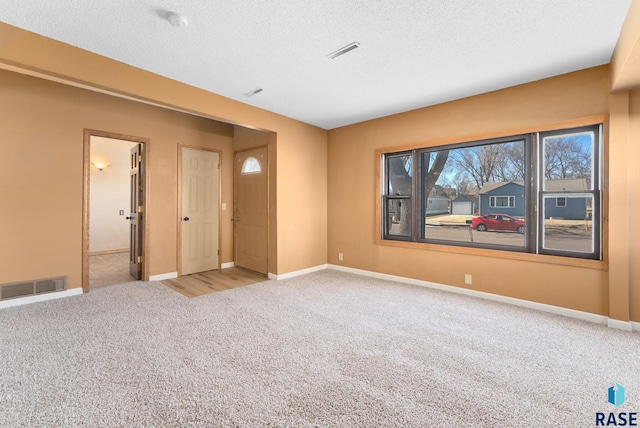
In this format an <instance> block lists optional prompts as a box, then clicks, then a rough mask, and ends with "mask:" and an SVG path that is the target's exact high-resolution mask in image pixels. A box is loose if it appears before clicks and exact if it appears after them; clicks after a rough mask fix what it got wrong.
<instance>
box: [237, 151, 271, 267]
mask: <svg viewBox="0 0 640 428" xmlns="http://www.w3.org/2000/svg"><path fill="white" fill-rule="evenodd" d="M234 178H235V186H234V190H235V192H234V220H235V225H236V245H235V249H236V255H235V256H236V257H235V265H236V266H239V267H243V268H247V269H251V270H253V271H255V272H259V273H262V274H265V275H266V274H267V269H268V267H267V266H268V265H267V251H268V242H267V240H268V210H269V204H268V201H269V194H268V193H269V192H268V190H269V185H268V173H267V148H266V147H263V148H259V149H253V150H249V151H244V152H239V153H236V160H235V168H234Z"/></svg>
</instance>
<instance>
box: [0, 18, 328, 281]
mask: <svg viewBox="0 0 640 428" xmlns="http://www.w3.org/2000/svg"><path fill="white" fill-rule="evenodd" d="M43 52H46V53H47V54H46V55H43V54H42V53H43ZM0 66H2V67H5V68H16V69H19V70H23V71H26V72H30V73H34V74H36V75H39V76H43V77H45V78H47V79H61V80H62V81H64V82H66V83H68V84H73V85H87V86H89V87H92V88H97V89H104V90H107V91H108V92H109V93H114V94H119V95H122V96H128V97H134V98H136V99H139V100H145V101H149V102H153V103H155V104H158V105H163V106H167V107H170V108H176V109H180V110H183V111H188V112H194V113H196V114H198V115H200V116H204V117H207V118H211V119H220V120H222V121H224V122H227V123H232V124H237V125H243V126H248V127H252V128H256V129H264V130H269V131H273V132H274V133H276V134H277V142H274V144H276V145H277V150H276V160H275V161H276V163H275V164H274V165H277V177H276V180H277V182H276V187H277V192H275V196H276V197H277V203H276V204H272V207H271V209H272V210H274V211H275V210H277V214H278V215H276V212H274V213H273V215H272V218H276V221H277V231H275V232H276V233H277V236H276V238H275V241H274V242H276V243H277V255H276V256H275V257H271V256H270V257H271V258H272V259H276V260H277V268H276V272H275V273H277V274H283V273H287V272H291V271H295V270H300V269H305V268H309V267H314V266H317V265H322V264H324V263H326V254H327V250H326V245H327V234H326V224H327V221H326V219H327V181H326V173H327V172H326V144H327V132H326V131H325V130H322V129H320V128H317V127H314V126H311V125H307V124H304V123H301V122H298V121H296V120H293V119H290V118H287V117H284V116H281V115H278V114H275V113H271V112H268V111H265V110H261V109H259V108H256V107H252V106H250V105H247V104H243V103H239V102H237V101H233V100H230V99H228V98H224V97H222V96H220V95H217V94H213V93H210V92H206V91H203V90H200V89H197V88H194V87H191V86H188V85H185V84H182V83H180V82H176V81H172V80H169V79H166V78H163V77H161V76H158V75H155V74H152V73H149V72H145V71H143V70H139V69H136V68H133V67H130V66H127V65H125V64H122V63H118V62H116V61H112V60H109V59H107V58H104V57H101V56H99V55H95V54H92V53H89V52H87V51H83V50H80V49H77V48H74V47H72V46H69V45H65V44H64V43H60V42H56V41H54V40H51V39H47V38H44V37H41V36H38V35H36V34H33V33H30V32H27V31H23V30H20V29H17V28H15V27H12V26H10V25H7V24H4V23H0ZM17 96H18V97H20V95H19V94H18V95H17ZM28 97H29V96H25V98H28ZM61 103H63V104H64V105H65V107H67V106H68V107H69V108H71V109H73V105H74V102H73V101H70V100H68V99H67V100H62V101H61ZM58 107H60V106H58ZM89 112H93V113H94V114H99V109H98V111H96V109H94V108H93V107H90V108H88V109H87V111H86V113H85V114H89ZM16 114H17V112H16ZM125 115H126V114H125ZM88 117H91V116H88ZM91 118H92V120H87V121H88V122H97V119H95V118H93V117H91ZM36 126H38V125H36ZM83 126H87V127H95V126H92V125H83ZM38 129H39V127H38ZM174 152H175V150H174ZM61 156H67V157H70V158H73V159H74V160H75V161H76V162H81V156H82V154H81V151H80V152H76V151H75V148H67V150H66V151H65V152H64V153H56V154H55V155H54V156H53V158H54V159H57V158H59V157H61ZM152 156H158V158H157V159H156V160H155V162H156V166H155V167H156V168H158V171H156V172H155V174H156V177H155V178H154V181H153V182H152V186H154V188H156V187H157V186H160V187H162V188H164V186H173V187H175V184H174V183H173V181H175V180H176V177H175V175H173V174H172V170H171V167H170V165H171V162H169V161H170V160H171V159H170V157H169V154H166V153H163V152H160V153H157V154H155V153H153V152H152ZM171 156H175V154H174V155H171ZM69 179H70V180H75V179H76V177H75V176H74V177H71V178H69ZM301 195H302V196H301ZM63 197H65V198H66V201H65V202H66V203H69V204H74V203H75V204H78V203H80V202H79V199H78V198H80V195H79V194H78V195H76V196H71V195H65V196H63ZM152 197H153V198H154V199H153V203H154V204H159V205H160V206H166V204H174V203H175V200H174V199H175V198H173V196H172V195H171V194H169V193H166V194H164V193H163V194H162V195H157V196H152ZM172 199H173V200H172ZM301 201H302V202H304V203H300V202H301ZM281 212H284V213H285V214H286V215H285V216H282V215H280V213H281ZM65 214H66V211H65ZM63 215H64V214H63ZM161 215H163V216H165V214H161ZM171 215H175V214H171ZM66 220H67V221H68V222H70V224H71V223H73V224H75V222H77V221H79V219H76V218H73V219H66ZM159 221H161V222H163V223H162V224H165V222H166V218H161V219H159ZM223 221H224V219H223ZM229 222H230V220H229ZM173 228H174V229H175V226H174V227H173ZM270 230H271V228H270ZM78 233H79V232H78ZM151 233H153V230H152V231H151ZM166 233H170V231H168V230H162V229H156V234H158V235H160V234H166ZM152 236H157V235H152ZM154 239H156V240H158V239H159V238H152V246H153V245H154V244H157V243H158V242H156V241H154ZM68 247H69V248H68V249H69V250H70V251H72V252H75V253H78V252H79V251H80V246H79V244H78V246H77V247H76V246H75V244H68ZM18 251H22V252H23V253H24V254H25V255H27V254H29V255H30V254H32V251H33V246H30V247H28V248H27V247H25V249H24V250H18ZM225 251H227V249H225ZM160 252H162V253H163V254H161V255H157V256H156V257H158V258H159V259H160V260H158V261H157V263H158V264H155V263H154V265H153V266H152V273H154V272H158V273H163V272H162V271H163V270H164V269H165V266H167V265H168V259H171V258H173V255H172V253H173V252H175V249H174V248H167V249H166V252H167V253H169V254H168V255H167V254H164V251H160ZM74 256H75V255H74ZM47 264H48V265H50V266H54V265H55V263H53V262H52V263H48V262H47ZM45 270H47V271H48V269H45ZM27 275H28V276H29V277H31V276H32V272H31V271H30V270H28V269H26V268H25V270H24V271H23V272H22V273H21V274H20V275H19V276H21V277H22V276H27Z"/></svg>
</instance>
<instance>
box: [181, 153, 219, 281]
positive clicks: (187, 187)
mask: <svg viewBox="0 0 640 428" xmlns="http://www.w3.org/2000/svg"><path fill="white" fill-rule="evenodd" d="M181 154H182V156H181V157H182V162H181V166H182V174H181V179H182V184H181V195H182V202H181V207H182V210H181V219H180V220H181V233H180V234H181V244H182V245H181V269H180V273H181V274H182V275H188V274H190V273H195V272H204V271H208V270H214V269H218V266H219V264H218V258H219V252H218V229H219V227H218V217H219V213H218V200H219V179H220V178H219V177H220V169H219V168H220V166H219V165H220V155H219V154H218V153H216V152H210V151H206V150H197V149H189V148H186V147H182V149H181Z"/></svg>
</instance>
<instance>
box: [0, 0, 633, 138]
mask: <svg viewBox="0 0 640 428" xmlns="http://www.w3.org/2000/svg"><path fill="white" fill-rule="evenodd" d="M630 4H631V0H562V1H558V0H519V1H514V0H375V1H374V0H320V1H318V0H297V1H296V0H254V1H247V0H237V1H228V0H227V1H221V0H191V1H188V0H109V1H102V2H97V1H86V0H57V1H42V0H1V1H0V5H1V7H0V21H3V22H5V23H7V24H10V25H14V26H16V27H20V28H23V29H26V30H29V31H32V32H35V33H38V34H42V35H44V36H47V37H50V38H52V39H56V40H59V41H62V42H65V43H68V44H70V45H74V46H77V47H80V48H83V49H85V50H88V51H91V52H95V53H98V54H100V55H103V56H106V57H109V58H112V59H115V60H118V61H121V62H124V63H126V64H130V65H132V66H135V67H139V68H142V69H145V70H149V71H151V72H154V73H157V74H160V75H162V76H166V77H169V78H171V79H174V80H178V81H181V82H184V83H188V84H190V85H193V86H196V87H199V88H202V89H206V90H208V91H211V92H215V93H217V94H220V95H223V96H226V97H228V98H232V99H235V100H238V101H241V102H243V103H247V104H251V105H255V106H257V107H260V108H263V109H266V110H270V111H273V112H276V113H280V114H282V115H285V116H289V117H292V118H295V119H298V120H300V121H303V122H307V123H310V124H313V125H317V126H319V127H321V128H324V129H331V128H335V127H339V126H343V125H347V124H351V123H355V122H361V121H364V120H368V119H373V118H376V117H381V116H386V115H389V114H393V113H398V112H402V111H407V110H411V109H415V108H419V107H424V106H428V105H433V104H438V103H442V102H445V101H450V100H453V99H457V98H462V97H466V96H470V95H475V94H479V93H483V92H488V91H492V90H496V89H500V88H505V87H509V86H513V85H517V84H521V83H526V82H530V81H534V80H539V79H542V78H545V77H549V76H553V75H557V74H562V73H567V72H571V71H575V70H580V69H584V68H588V67H592V66H597V65H601V64H606V63H608V62H609V60H610V59H611V54H612V53H613V48H614V47H615V44H616V41H617V39H618V35H619V33H620V29H621V28H622V24H623V22H624V18H625V16H626V13H627V10H628V9H629V6H630ZM170 11H175V12H179V13H180V14H182V15H184V16H185V17H186V19H187V22H188V25H187V26H186V27H183V28H178V27H174V26H172V25H171V24H170V23H169V21H168V20H167V14H168V12H170ZM351 42H359V43H360V47H359V48H357V49H355V50H354V51H352V52H350V53H348V54H346V55H344V56H341V57H338V58H336V59H333V60H332V59H328V58H327V55H328V54H329V53H331V52H333V51H335V50H337V49H339V48H341V47H343V46H345V45H347V44H349V43H351ZM256 88H263V89H264V90H263V91H262V92H260V93H259V94H257V95H255V96H253V97H251V98H249V97H246V96H245V95H244V93H246V92H249V91H251V90H253V89H256Z"/></svg>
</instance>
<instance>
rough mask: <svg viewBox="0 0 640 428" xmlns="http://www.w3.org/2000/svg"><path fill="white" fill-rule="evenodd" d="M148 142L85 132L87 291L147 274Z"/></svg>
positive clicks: (133, 138) (84, 279) (84, 274)
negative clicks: (146, 157)
mask: <svg viewBox="0 0 640 428" xmlns="http://www.w3.org/2000/svg"><path fill="white" fill-rule="evenodd" d="M145 143H146V141H144V140H143V139H140V138H135V137H128V136H122V135H118V134H110V133H105V132H100V131H86V132H85V192H84V204H83V208H84V209H83V211H84V222H83V229H84V233H83V290H84V291H85V292H87V291H89V290H90V289H94V288H98V287H104V286H108V285H115V284H122V283H126V282H131V281H136V280H140V279H144V278H146V276H145V275H144V265H145V263H144V258H143V256H144V251H143V250H144V229H145V228H144V223H145V221H144V220H146V219H144V218H143V213H145V211H146V210H145V209H144V205H145V204H144V201H145V200H146V198H145V181H146V180H145V174H146V171H145V168H144V167H143V166H144V162H143V160H144V154H145V147H144V145H145Z"/></svg>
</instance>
